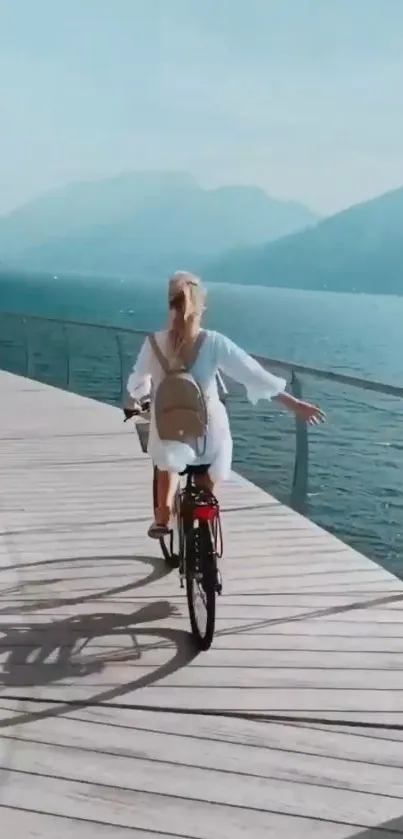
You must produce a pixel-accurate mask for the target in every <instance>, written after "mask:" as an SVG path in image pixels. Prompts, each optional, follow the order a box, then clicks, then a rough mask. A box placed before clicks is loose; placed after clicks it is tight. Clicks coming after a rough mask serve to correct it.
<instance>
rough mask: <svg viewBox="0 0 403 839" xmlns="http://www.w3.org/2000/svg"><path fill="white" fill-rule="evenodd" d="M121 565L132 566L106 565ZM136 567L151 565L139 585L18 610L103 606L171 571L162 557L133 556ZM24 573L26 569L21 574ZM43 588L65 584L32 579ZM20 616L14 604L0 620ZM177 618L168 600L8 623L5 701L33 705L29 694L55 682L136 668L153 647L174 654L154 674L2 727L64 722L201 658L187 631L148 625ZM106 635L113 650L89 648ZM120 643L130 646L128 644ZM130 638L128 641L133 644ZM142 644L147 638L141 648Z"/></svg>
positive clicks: (17, 591) (3, 639) (11, 592)
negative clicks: (116, 666)
mask: <svg viewBox="0 0 403 839" xmlns="http://www.w3.org/2000/svg"><path fill="white" fill-rule="evenodd" d="M122 559H125V560H127V557H124V558H123V557H111V558H109V562H113V561H116V560H118V561H119V560H122ZM77 561H81V562H82V561H83V559H82V558H81V559H77V558H74V560H66V559H64V560H49V561H47V562H40V563H35V565H30V566H25V567H29V568H31V569H35V570H37V569H38V566H42V567H43V566H46V568H48V566H55V565H56V566H57V565H58V564H59V565H60V564H64V565H66V564H67V565H70V569H71V567H72V566H73V565H74V563H75V562H77ZM94 561H96V562H97V564H98V569H99V559H98V558H96V557H92V558H85V562H88V563H89V564H91V563H92V562H94ZM135 562H141V563H145V564H147V565H151V568H152V570H151V572H150V573H149V574H147V575H146V576H145V577H144V578H141V579H139V580H136V581H135V582H131V583H125V584H124V585H121V586H117V587H115V588H112V589H107V590H105V591H98V592H96V593H91V594H88V595H82V596H77V597H70V598H68V597H64V598H55V597H51V598H48V599H46V598H45V597H44V598H41V599H39V600H35V601H32V602H25V603H24V604H22V605H21V607H18V611H19V612H21V613H22V614H26V613H27V612H30V613H35V614H37V613H38V611H41V610H46V609H57V608H60V607H68V606H79V605H83V604H86V603H91V602H95V601H96V602H97V603H99V601H100V600H101V601H102V600H104V599H105V600H107V599H108V598H111V597H113V596H117V595H120V594H122V593H126V592H130V591H134V590H135V589H138V588H140V587H141V586H146V585H148V584H150V583H151V582H153V581H154V580H157V579H160V578H161V577H163V576H165V575H166V574H167V573H169V570H168V569H167V568H166V566H165V565H164V563H163V562H162V561H161V560H160V559H155V558H151V557H135V558H134V559H133V564H135ZM20 570H21V566H20V567H19V569H18V571H20ZM32 584H33V582H32V580H31V581H23V582H21V584H20V585H16V586H14V587H13V588H12V589H8V590H7V591H4V590H3V592H2V594H3V597H4V596H7V595H8V596H11V597H13V598H17V597H18V596H21V594H22V593H23V591H24V590H26V589H27V586H29V585H31V586H32ZM38 584H39V585H40V586H42V585H46V584H52V585H55V584H60V585H62V584H63V578H62V577H61V578H52V579H51V580H49V579H48V580H46V579H45V580H41V581H37V580H35V581H34V585H35V587H37V586H38ZM16 611H17V607H16V606H14V607H12V606H7V607H6V608H5V609H3V610H0V617H1V615H7V614H10V613H14V614H15V613H16ZM176 614H177V608H176V607H175V606H173V605H172V604H171V603H170V602H169V601H168V600H156V601H155V602H151V603H148V604H147V605H145V606H142V607H141V608H139V609H137V610H135V611H133V612H132V613H130V614H127V613H119V612H116V613H111V612H110V611H109V612H101V611H97V612H94V613H93V614H90V615H80V614H77V615H72V616H69V617H66V618H61V619H58V620H55V621H51V620H48V621H43V622H38V621H35V622H32V623H31V622H29V621H27V622H23V621H22V622H18V623H15V622H13V623H12V624H11V623H10V624H9V625H7V624H2V625H1V627H0V633H1V636H0V652H1V654H2V658H3V664H2V669H1V682H2V688H3V691H4V693H3V697H2V698H3V700H6V699H8V700H16V701H19V702H21V703H23V702H27V701H32V702H33V704H34V703H35V699H36V697H35V693H33V694H30V693H29V688H35V687H43V686H44V685H46V686H48V685H51V684H56V683H57V682H60V681H63V680H65V679H67V678H73V679H75V680H76V679H78V680H79V679H80V678H84V677H87V676H89V675H91V674H94V673H100V672H102V671H103V670H105V669H106V668H107V666H108V665H109V664H112V663H117V662H121V663H122V662H126V663H130V662H138V661H139V660H140V659H141V657H142V654H143V653H144V652H145V651H146V650H147V649H149V648H151V647H152V649H160V650H163V649H166V650H167V651H172V655H171V657H170V658H169V660H168V661H165V662H164V663H162V664H160V665H158V666H157V667H156V668H155V670H153V671H151V672H149V673H147V674H146V675H143V676H141V677H139V678H137V679H133V680H131V681H130V682H127V683H125V684H120V685H116V686H113V687H111V688H108V689H107V690H105V691H102V692H101V693H98V694H96V695H94V696H91V697H89V698H88V699H87V700H85V699H84V700H83V701H81V700H80V701H79V702H76V701H74V700H69V699H68V698H66V701H62V702H60V703H58V704H57V705H55V704H52V700H49V705H50V707H49V705H47V706H46V707H45V708H44V709H43V710H42V711H35V712H29V711H25V710H24V711H21V712H20V713H18V712H17V714H16V715H15V716H13V717H12V718H6V719H2V720H1V719H0V728H7V727H12V726H15V725H19V724H21V723H27V722H34V721H36V720H41V719H47V718H49V717H57V716H62V715H64V714H66V713H68V712H71V711H72V710H74V709H76V708H77V707H80V708H83V707H85V706H86V705H94V704H95V705H101V704H102V703H105V702H112V701H113V700H118V699H119V698H121V697H123V696H125V695H126V694H128V693H132V692H133V691H136V690H138V689H140V688H144V687H147V686H148V685H151V684H153V683H154V682H156V681H158V680H159V679H162V678H164V677H165V676H168V675H169V674H171V673H174V672H175V671H177V670H179V669H181V668H182V667H184V666H186V665H187V664H188V663H189V662H190V661H192V660H193V659H194V658H195V656H196V655H197V652H196V650H195V648H194V646H193V645H192V640H191V635H190V633H189V632H185V631H183V630H179V629H169V628H167V627H165V626H164V627H159V626H155V625H152V626H149V625H148V624H150V623H152V624H155V621H159V620H160V621H162V620H166V619H167V618H169V617H171V616H175V615H176ZM104 636H108V637H109V638H111V637H112V638H113V639H116V644H113V646H111V647H110V649H108V648H104V649H103V650H102V651H101V652H98V653H96V654H93V653H91V651H89V650H87V648H89V647H90V645H91V642H92V641H94V640H96V639H100V638H102V637H104ZM123 639H124V641H125V643H123ZM127 639H129V645H128V644H127ZM142 639H144V642H143V643H142ZM154 639H155V640H154ZM162 655H163V654H162ZM10 688H11V689H12V688H18V689H21V688H27V692H26V695H25V696H21V695H18V696H13V695H12V693H11V691H10ZM68 690H69V686H68V685H66V692H68Z"/></svg>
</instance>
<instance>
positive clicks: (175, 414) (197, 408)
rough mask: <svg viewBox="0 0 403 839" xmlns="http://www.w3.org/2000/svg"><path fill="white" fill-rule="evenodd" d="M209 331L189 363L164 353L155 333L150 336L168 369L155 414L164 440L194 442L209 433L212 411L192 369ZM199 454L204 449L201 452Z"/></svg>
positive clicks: (155, 397) (200, 337) (200, 338)
mask: <svg viewBox="0 0 403 839" xmlns="http://www.w3.org/2000/svg"><path fill="white" fill-rule="evenodd" d="M205 338H206V333H205V332H200V333H199V335H198V338H197V339H196V342H195V344H194V347H193V349H192V353H191V358H189V359H188V361H187V364H184V363H183V361H182V360H181V359H179V358H174V359H173V361H169V359H168V358H167V357H166V356H165V355H164V353H163V352H162V350H161V349H160V347H159V346H158V343H157V340H156V337H155V335H149V341H150V344H151V347H152V349H153V351H154V353H155V355H156V357H157V359H158V361H159V364H160V365H161V367H162V370H163V371H164V374H165V375H164V378H163V379H162V381H161V382H160V384H159V385H158V387H157V389H156V390H155V392H154V394H153V401H154V416H155V424H156V427H157V432H158V436H159V438H160V440H164V441H166V442H167V441H169V442H180V443H188V444H190V445H192V444H193V445H194V448H195V449H196V451H197V445H198V444H197V441H198V440H200V439H204V448H205V440H206V434H207V425H208V413H207V407H206V402H205V399H204V395H203V391H202V389H201V387H200V385H199V384H198V383H197V382H196V380H195V379H194V378H193V376H192V374H191V373H190V369H191V368H192V366H193V364H194V363H195V361H196V359H197V357H198V354H199V352H200V349H201V347H202V344H203V342H204V340H205ZM197 453H198V454H199V455H201V454H203V452H200V451H197Z"/></svg>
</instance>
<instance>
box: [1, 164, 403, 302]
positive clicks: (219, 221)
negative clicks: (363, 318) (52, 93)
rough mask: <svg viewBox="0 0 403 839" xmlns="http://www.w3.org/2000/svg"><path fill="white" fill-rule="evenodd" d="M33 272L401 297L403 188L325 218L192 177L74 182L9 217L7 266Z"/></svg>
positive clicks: (4, 222)
mask: <svg viewBox="0 0 403 839" xmlns="http://www.w3.org/2000/svg"><path fill="white" fill-rule="evenodd" d="M1 263H3V264H4V265H6V266H7V265H8V266H11V267H14V268H15V267H20V268H24V269H25V270H32V271H51V272H54V273H57V272H60V273H62V272H67V271H69V272H74V273H77V274H80V273H82V274H88V273H91V274H95V275H100V274H102V275H111V276H113V275H115V276H116V275H119V274H122V275H128V276H132V277H135V278H141V279H143V280H144V279H147V278H148V277H149V278H150V279H158V277H161V278H162V277H164V278H165V277H166V276H167V274H168V273H169V272H170V271H172V270H175V269H178V267H185V268H189V270H196V271H198V272H200V273H201V274H202V275H203V277H205V279H206V280H209V281H212V282H214V281H221V282H232V283H242V284H255V285H270V286H283V287H288V288H304V289H320V290H323V289H329V290H335V291H357V292H369V293H388V294H403V188H401V189H397V190H395V191H393V192H390V193H387V194H385V195H382V196H381V197H379V198H377V199H374V200H372V201H368V202H366V203H364V204H360V205H356V206H354V207H352V208H350V209H348V210H345V211H344V212H341V213H338V214H336V215H333V216H331V217H329V218H326V219H323V220H322V219H320V218H319V217H318V216H317V215H315V213H313V212H312V211H311V210H309V209H308V208H307V207H305V206H304V205H302V204H299V203H296V202H288V201H279V200H276V199H274V198H271V197H270V196H269V195H267V194H266V193H265V192H264V191H263V190H260V189H258V188H255V187H245V186H229V187H221V188H218V189H212V190H205V189H202V188H201V187H200V186H198V185H197V183H196V182H195V181H194V180H193V179H192V178H191V177H190V176H189V175H187V174H181V173H167V172H138V173H132V174H129V175H122V176H120V177H116V178H109V179H105V180H102V181H96V182H88V183H81V184H72V185H70V186H67V187H65V188H63V189H59V190H55V191H53V192H50V193H48V194H47V195H44V196H42V197H40V198H38V199H37V200H35V201H32V202H30V203H29V204H27V205H26V206H24V207H22V208H20V209H18V210H15V211H14V212H12V213H10V214H9V215H7V216H3V217H0V264H1Z"/></svg>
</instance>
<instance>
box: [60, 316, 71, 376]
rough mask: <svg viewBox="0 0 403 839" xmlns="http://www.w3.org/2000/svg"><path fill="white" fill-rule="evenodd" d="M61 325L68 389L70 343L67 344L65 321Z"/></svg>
mask: <svg viewBox="0 0 403 839" xmlns="http://www.w3.org/2000/svg"><path fill="white" fill-rule="evenodd" d="M62 327H63V336H64V347H65V352H66V390H70V344H69V336H68V333H67V326H66V324H65V323H63V322H62Z"/></svg>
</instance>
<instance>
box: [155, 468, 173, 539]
mask: <svg viewBox="0 0 403 839" xmlns="http://www.w3.org/2000/svg"><path fill="white" fill-rule="evenodd" d="M156 473H157V507H156V509H155V511H154V512H155V521H156V524H159V525H168V524H169V521H170V518H171V515H172V509H173V504H174V499H175V494H176V490H177V488H178V482H179V475H177V474H176V473H175V472H165V471H163V470H162V469H156Z"/></svg>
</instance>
